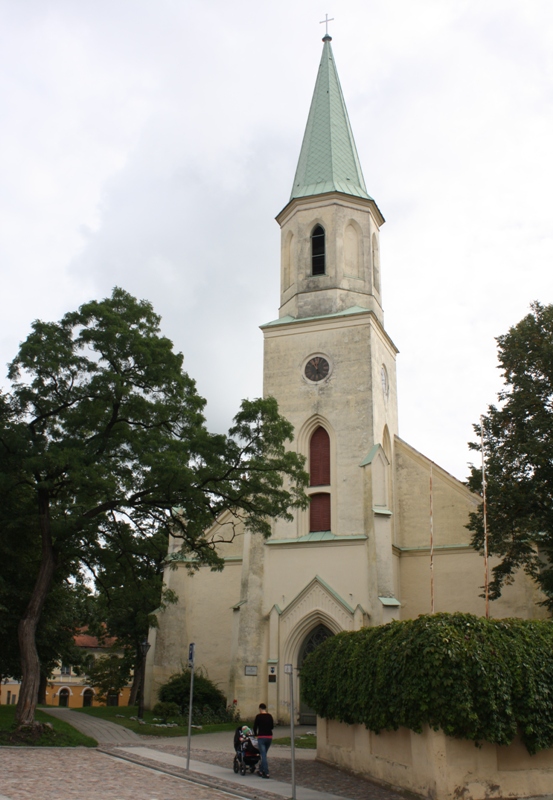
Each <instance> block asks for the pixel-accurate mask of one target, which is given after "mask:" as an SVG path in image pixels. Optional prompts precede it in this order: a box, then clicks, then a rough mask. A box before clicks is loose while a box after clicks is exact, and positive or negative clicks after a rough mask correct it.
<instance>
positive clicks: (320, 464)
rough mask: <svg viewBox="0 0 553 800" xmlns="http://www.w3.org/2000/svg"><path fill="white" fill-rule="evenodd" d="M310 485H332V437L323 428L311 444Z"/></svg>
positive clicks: (312, 438) (315, 434)
mask: <svg viewBox="0 0 553 800" xmlns="http://www.w3.org/2000/svg"><path fill="white" fill-rule="evenodd" d="M309 485H310V486H329V485H330V437H329V435H328V433H327V432H326V431H325V429H324V428H322V427H321V426H319V427H318V428H317V429H316V430H315V432H314V433H313V436H312V437H311V441H310V443H309Z"/></svg>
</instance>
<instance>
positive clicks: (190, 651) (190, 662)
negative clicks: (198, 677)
mask: <svg viewBox="0 0 553 800" xmlns="http://www.w3.org/2000/svg"><path fill="white" fill-rule="evenodd" d="M194 650H195V645H194V644H191V645H190V647H189V648H188V666H189V667H190V699H189V701H188V747H187V751H186V769H187V770H188V771H190V738H191V736H192V702H193V699H194Z"/></svg>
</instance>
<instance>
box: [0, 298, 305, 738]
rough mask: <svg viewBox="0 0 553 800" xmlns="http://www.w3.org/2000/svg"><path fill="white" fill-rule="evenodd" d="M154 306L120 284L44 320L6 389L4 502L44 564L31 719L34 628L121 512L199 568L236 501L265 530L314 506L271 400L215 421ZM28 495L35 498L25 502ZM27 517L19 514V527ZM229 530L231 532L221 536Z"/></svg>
mask: <svg viewBox="0 0 553 800" xmlns="http://www.w3.org/2000/svg"><path fill="white" fill-rule="evenodd" d="M159 322H160V318H159V317H158V316H157V315H156V314H155V313H154V311H153V309H152V307H151V305H150V304H149V303H147V302H145V301H138V300H136V299H135V298H133V297H132V296H131V295H129V294H128V293H126V292H124V291H123V290H122V289H118V288H116V289H114V291H113V294H112V296H111V297H110V298H106V299H105V300H102V301H92V302H89V303H86V304H85V305H83V306H81V308H80V309H79V310H78V311H76V312H72V313H68V314H66V315H65V316H64V317H63V318H62V319H61V321H60V322H57V323H55V322H41V321H36V322H34V323H33V326H32V332H31V334H30V335H29V336H28V338H27V339H26V340H25V341H24V342H23V344H22V345H21V347H20V350H19V353H18V355H17V356H16V358H15V359H14V361H13V362H12V364H11V365H10V368H9V373H8V376H9V379H10V380H11V383H12V386H11V393H10V394H9V395H4V396H1V397H0V503H1V502H4V499H5V500H6V503H7V504H8V505H9V504H10V503H11V505H12V507H14V510H15V512H17V508H18V506H17V504H15V503H13V502H12V500H13V498H14V497H16V496H17V495H18V493H22V492H23V493H24V495H25V498H26V500H25V503H23V504H22V505H21V509H22V511H21V513H23V512H24V513H25V515H26V516H25V520H26V521H28V511H29V507H32V514H33V517H32V526H31V530H32V531H33V532H34V535H35V540H34V547H35V549H36V550H37V551H38V549H40V552H41V558H40V566H39V570H38V574H37V578H36V582H35V584H34V588H33V590H32V592H31V595H30V598H29V601H28V604H27V607H26V610H25V612H24V614H23V616H22V618H21V620H20V623H19V632H18V635H19V648H20V653H21V672H22V685H21V690H20V694H19V703H18V710H17V719H18V723H19V724H20V725H26V724H32V723H33V722H34V709H35V706H36V697H37V689H38V684H39V680H40V661H39V656H38V653H37V648H36V630H37V626H38V624H39V621H40V618H41V614H42V611H43V608H44V604H45V602H46V600H47V598H48V594H49V592H50V589H51V587H52V584H53V581H54V578H55V576H56V575H57V574H62V575H64V576H65V575H68V574H71V572H72V571H73V570H74V569H75V568H76V565H80V563H81V561H82V559H83V557H84V556H85V554H87V553H90V550H91V548H92V547H93V546H95V545H97V544H98V543H99V542H102V541H105V540H107V538H108V537H109V533H110V530H111V528H112V525H113V520H114V519H116V520H117V521H118V522H120V523H121V524H126V525H128V526H129V529H130V530H132V531H133V533H134V534H135V535H136V537H138V538H140V537H148V536H152V535H154V534H156V533H157V532H158V531H160V530H163V531H165V532H166V534H168V533H171V534H172V535H173V536H177V537H179V538H180V539H181V542H182V549H183V551H185V552H187V553H189V554H193V555H194V557H195V560H196V561H195V563H196V565H197V566H199V565H201V564H209V565H212V566H213V567H215V568H217V567H220V566H221V564H222V561H221V558H220V556H219V555H218V554H217V552H216V546H217V541H215V539H214V538H213V537H210V536H208V535H207V533H206V532H207V531H208V529H209V528H210V526H211V525H212V523H213V522H214V521H215V520H216V519H217V518H218V517H219V515H220V514H221V513H222V512H223V511H225V510H228V511H229V512H230V522H229V524H228V526H227V529H228V531H229V538H232V537H233V536H234V535H235V528H236V525H237V524H238V523H242V522H243V523H244V524H245V525H246V526H247V528H248V529H249V530H250V531H252V532H254V533H260V534H261V535H264V536H267V535H269V533H270V530H271V521H270V520H271V517H285V518H290V511H289V509H290V507H294V506H303V505H305V503H306V498H305V493H304V487H305V486H306V483H307V476H306V474H305V472H304V471H303V459H302V458H301V457H300V456H298V455H297V454H295V453H293V452H291V451H289V450H287V449H286V442H287V441H288V440H290V439H291V438H292V433H293V429H292V426H291V425H290V424H289V423H288V422H287V421H286V420H284V419H283V418H282V417H280V415H279V414H278V409H277V404H276V401H275V400H274V399H273V398H267V399H264V400H261V399H258V400H253V401H244V402H243V403H242V406H241V409H240V411H239V412H238V414H237V416H236V417H235V420H234V425H233V426H232V428H231V429H230V431H229V434H228V435H221V434H211V433H209V432H208V430H207V429H206V426H205V420H204V417H203V413H202V412H203V408H204V405H205V401H204V400H203V399H202V398H201V397H200V396H199V395H198V394H197V392H196V388H195V384H194V381H193V380H192V379H191V378H189V376H188V375H187V374H186V373H185V372H184V371H183V369H182V363H183V356H182V355H181V354H179V353H175V352H173V349H172V344H171V342H170V341H169V340H168V339H167V338H165V337H163V336H161V334H160V329H159ZM29 498H30V501H29V502H30V506H29V504H28V503H27V499H29ZM15 524H19V525H21V526H22V525H23V524H24V520H23V518H21V519H16V520H14V525H15ZM216 538H217V539H219V540H220V539H225V538H226V537H225V535H224V533H223V534H221V535H220V536H218V537H216Z"/></svg>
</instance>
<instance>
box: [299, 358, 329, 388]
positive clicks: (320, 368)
mask: <svg viewBox="0 0 553 800" xmlns="http://www.w3.org/2000/svg"><path fill="white" fill-rule="evenodd" d="M329 372H330V364H329V363H328V361H327V360H326V358H323V357H322V356H313V358H310V359H309V361H308V362H307V364H306V365H305V370H304V373H305V377H306V378H307V380H309V381H315V382H316V381H322V380H324V378H326V377H327V375H328V373H329Z"/></svg>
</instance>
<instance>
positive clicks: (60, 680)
mask: <svg viewBox="0 0 553 800" xmlns="http://www.w3.org/2000/svg"><path fill="white" fill-rule="evenodd" d="M113 642H114V640H113V639H107V640H105V641H104V642H102V643H100V642H98V639H97V638H96V637H95V636H89V634H88V633H86V632H81V633H79V634H78V635H77V636H75V644H76V645H77V647H80V648H83V650H85V651H86V653H87V654H90V655H93V656H94V658H98V657H99V656H102V655H105V653H106V649H107V648H109V647H110V646H111V645H112V644H113ZM20 685H21V684H20V683H19V682H18V681H14V680H12V679H11V678H6V679H5V680H4V681H2V683H1V684H0V705H15V704H16V703H17V699H18V696H19V687H20ZM130 691H131V688H130V685H129V686H125V687H124V689H123V690H122V691H121V692H119V693H118V694H112V695H109V696H108V698H107V703H106V702H105V701H103V700H102V701H100V700H98V697H97V696H98V690H97V689H96V688H95V687H94V686H91V685H90V684H89V683H88V682H87V681H86V679H85V676H83V675H77V674H76V672H75V671H74V669H73V668H72V666H71V665H70V664H59V665H58V666H57V667H56V668H55V670H54V671H53V673H52V675H51V676H50V678H49V680H48V684H47V686H46V704H47V705H49V706H61V707H64V708H86V707H87V706H100V705H101V706H103V705H111V706H119V705H121V706H125V705H127V704H128V702H129V696H130Z"/></svg>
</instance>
